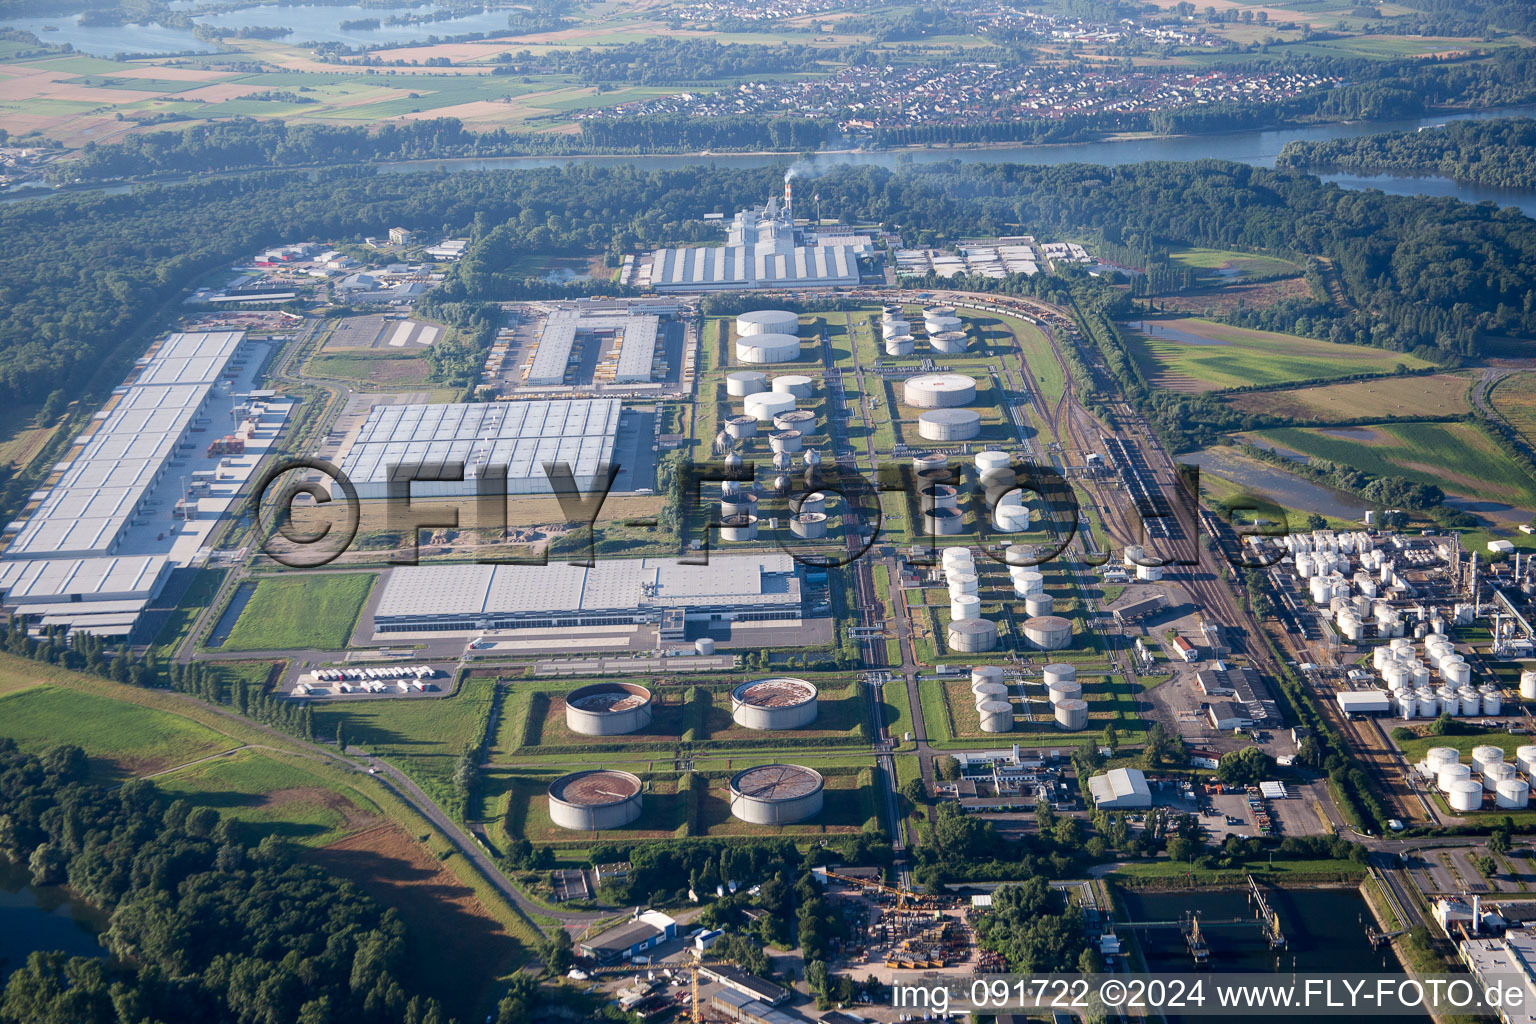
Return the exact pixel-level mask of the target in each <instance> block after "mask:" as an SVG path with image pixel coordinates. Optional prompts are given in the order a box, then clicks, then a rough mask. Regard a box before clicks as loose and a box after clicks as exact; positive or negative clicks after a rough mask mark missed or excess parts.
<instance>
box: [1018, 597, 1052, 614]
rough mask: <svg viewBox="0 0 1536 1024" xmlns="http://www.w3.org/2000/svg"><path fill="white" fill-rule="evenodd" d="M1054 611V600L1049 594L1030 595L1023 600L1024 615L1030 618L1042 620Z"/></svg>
mask: <svg viewBox="0 0 1536 1024" xmlns="http://www.w3.org/2000/svg"><path fill="white" fill-rule="evenodd" d="M1055 610H1056V599H1055V598H1054V597H1052V596H1051V595H1050V594H1030V595H1029V596H1028V597H1026V598H1025V599H1024V614H1025V615H1028V616H1029V617H1030V618H1043V617H1045V616H1047V615H1050V614H1051V613H1052V612H1054V611H1055Z"/></svg>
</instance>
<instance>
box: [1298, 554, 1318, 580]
mask: <svg viewBox="0 0 1536 1024" xmlns="http://www.w3.org/2000/svg"><path fill="white" fill-rule="evenodd" d="M1316 571H1317V563H1316V562H1314V561H1312V556H1311V555H1309V554H1307V553H1305V552H1302V553H1301V554H1298V555H1297V556H1296V575H1297V576H1298V577H1300V578H1301V579H1310V578H1311V576H1312V574H1313V573H1314V572H1316Z"/></svg>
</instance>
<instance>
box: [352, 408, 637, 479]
mask: <svg viewBox="0 0 1536 1024" xmlns="http://www.w3.org/2000/svg"><path fill="white" fill-rule="evenodd" d="M619 413H620V402H619V400H618V399H617V398H581V399H568V400H559V401H536V402H490V403H468V402H460V403H451V404H443V405H380V406H375V407H374V408H373V410H372V411H371V412H370V413H369V414H368V419H367V421H366V422H364V424H363V427H362V430H361V431H359V433H358V435H357V438H356V440H354V441H353V443H352V446H351V448H349V449H348V451H347V454H346V458H344V459H343V460H342V466H341V468H342V470H343V471H344V472H345V473H346V474H347V475H348V476H350V477H351V478H352V480H353V481H354V482H357V483H378V484H382V483H385V482H386V481H388V479H389V473H390V471H391V469H392V468H396V467H413V466H418V465H427V466H431V465H436V464H442V463H452V462H462V463H463V464H464V478H465V479H466V480H472V479H477V478H479V477H480V476H481V475H482V472H483V471H484V469H485V468H486V467H487V466H494V467H502V466H505V467H506V471H507V479H508V480H522V479H526V478H528V477H538V478H540V479H542V478H543V476H544V463H546V462H556V463H560V462H563V463H566V464H567V465H569V466H570V467H571V473H572V475H573V476H575V477H577V478H583V477H592V476H594V475H596V473H597V471H598V467H599V466H600V465H601V464H602V463H604V462H610V461H612V458H613V445H614V436H615V434H616V432H617V431H618V426H619Z"/></svg>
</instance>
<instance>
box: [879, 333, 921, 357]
mask: <svg viewBox="0 0 1536 1024" xmlns="http://www.w3.org/2000/svg"><path fill="white" fill-rule="evenodd" d="M916 347H917V341H916V340H915V339H914V338H913V337H912V335H910V334H900V335H897V336H896V337H894V338H886V339H885V354H886V355H888V356H909V355H911V354H912V350H913V349H915V348H916Z"/></svg>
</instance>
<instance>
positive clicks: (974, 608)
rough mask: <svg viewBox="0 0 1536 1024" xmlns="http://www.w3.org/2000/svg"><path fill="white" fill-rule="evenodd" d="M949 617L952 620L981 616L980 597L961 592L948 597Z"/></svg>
mask: <svg viewBox="0 0 1536 1024" xmlns="http://www.w3.org/2000/svg"><path fill="white" fill-rule="evenodd" d="M949 618H950V621H952V622H961V621H963V620H965V619H979V618H981V598H979V597H977V596H976V595H975V594H961V595H960V596H959V597H954V598H951V599H950V602H949Z"/></svg>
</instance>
